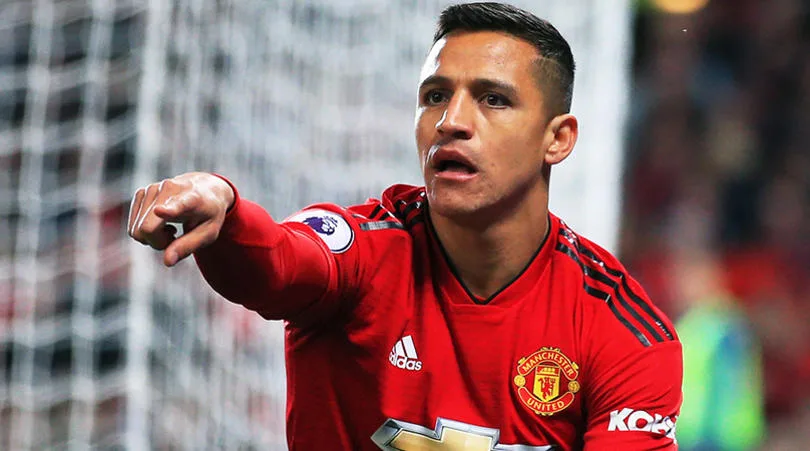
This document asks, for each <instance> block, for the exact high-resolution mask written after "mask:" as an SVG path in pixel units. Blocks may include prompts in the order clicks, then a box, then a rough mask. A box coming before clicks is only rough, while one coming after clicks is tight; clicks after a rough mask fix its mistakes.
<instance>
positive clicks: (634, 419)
mask: <svg viewBox="0 0 810 451" xmlns="http://www.w3.org/2000/svg"><path fill="white" fill-rule="evenodd" d="M677 419H678V418H677V417H675V418H674V419H673V418H670V417H669V416H663V415H661V414H660V413H656V414H655V415H652V414H650V413H648V412H645V411H643V410H633V409H630V408H627V407H625V408H624V409H622V410H614V411H613V412H610V423H609V424H608V431H610V432H613V431H645V432H652V433H653V434H659V435H663V436H666V437H669V438H671V439H673V440H674V439H675V421H677Z"/></svg>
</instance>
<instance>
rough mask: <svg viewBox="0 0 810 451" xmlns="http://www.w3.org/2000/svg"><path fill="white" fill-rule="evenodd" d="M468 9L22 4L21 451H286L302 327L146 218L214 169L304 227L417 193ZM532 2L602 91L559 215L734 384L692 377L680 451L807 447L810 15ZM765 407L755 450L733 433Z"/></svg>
mask: <svg viewBox="0 0 810 451" xmlns="http://www.w3.org/2000/svg"><path fill="white" fill-rule="evenodd" d="M448 3H450V2H445V1H438V0H435V1H433V0H420V1H416V0H411V1H388V2H380V1H374V0H341V1H328V0H320V1H318V0H306V1H303V0H302V1H293V0H274V1H261V2H260V1H250V0H248V1H241V2H239V1H235V0H233V1H225V0H219V1H214V0H178V1H172V2H166V1H161V0H152V1H147V0H142V1H136V0H121V1H117V2H108V1H106V0H61V1H44V0H42V1H27V0H25V1H14V0H4V1H2V2H0V351H2V352H0V448H1V449H48V448H64V447H74V448H85V447H87V446H88V445H94V446H98V447H102V448H106V447H117V446H119V445H120V446H122V447H124V448H126V449H148V448H154V449H206V448H223V449H234V448H240V449H283V447H284V444H283V442H284V438H283V427H284V426H283V401H284V379H283V378H284V370H283V365H282V358H283V356H282V340H283V337H282V335H281V333H280V328H279V325H277V324H275V325H272V324H268V323H264V322H261V321H259V320H258V319H257V318H255V317H254V316H253V315H250V314H246V313H245V312H244V311H243V310H241V309H240V308H236V307H233V306H231V305H229V304H227V303H225V302H223V301H222V300H221V299H219V298H218V297H217V296H215V295H214V294H212V293H211V292H210V290H208V289H207V288H206V287H205V286H204V285H203V284H202V283H201V281H200V278H199V276H198V275H197V274H196V272H195V271H194V268H193V265H192V264H190V263H188V262H187V263H185V264H183V265H181V266H180V267H179V268H176V269H173V270H171V271H167V270H165V269H164V268H162V267H160V265H159V257H158V256H157V255H155V254H154V253H152V252H150V251H148V250H147V249H145V248H143V247H140V246H138V245H136V244H135V243H133V242H131V241H128V240H126V236H125V232H124V222H125V221H126V217H125V215H126V211H127V209H128V201H129V196H130V195H131V194H132V192H133V191H134V190H135V189H136V188H137V187H138V186H142V185H145V184H147V183H149V182H152V181H155V180H158V179H159V178H161V177H166V176H170V175H173V174H176V173H179V172H183V171H186V170H191V169H202V170H216V171H218V172H221V173H223V174H225V175H228V176H230V177H231V178H232V179H234V180H235V181H236V183H237V184H238V186H239V187H240V189H241V191H242V192H243V194H244V195H245V196H247V197H250V198H252V199H255V200H258V201H259V202H260V203H262V204H263V205H265V206H266V207H267V208H268V209H269V210H270V211H271V212H273V214H274V215H275V216H276V217H277V218H280V217H284V216H286V215H287V214H289V213H291V212H293V211H294V210H295V209H297V208H299V207H301V206H303V205H306V204H307V203H309V202H313V201H320V200H328V201H334V202H338V203H351V202H357V201H362V200H363V199H364V198H366V197H368V196H373V195H377V194H378V193H379V192H380V190H381V188H382V187H384V186H385V185H387V184H389V183H393V182H412V183H415V182H418V179H419V177H418V170H417V169H418V166H417V164H416V159H415V158H414V151H413V144H412V114H413V111H412V110H413V92H414V87H415V83H416V76H417V69H418V66H419V64H420V63H421V60H422V58H423V57H424V54H425V52H426V50H427V48H428V45H429V42H430V37H431V35H432V29H433V24H434V21H435V17H436V15H437V13H438V12H439V11H440V10H441V8H442V7H443V6H445V5H447V4H448ZM515 4H517V5H519V6H522V7H525V8H527V9H530V10H532V11H533V12H536V13H537V14H538V15H541V16H543V17H547V18H549V19H550V20H551V21H552V22H553V23H555V24H556V25H557V26H558V27H559V28H560V29H561V31H562V32H563V34H564V35H565V36H566V38H568V39H569V41H570V42H571V44H572V47H573V50H574V55H575V58H576V59H577V63H578V66H579V71H578V74H577V76H578V78H577V85H576V88H575V95H574V98H575V101H574V113H575V114H577V115H578V116H579V117H580V118H581V120H582V138H581V140H580V142H579V144H578V146H577V150H576V152H575V154H574V157H573V158H572V159H571V160H570V161H567V162H566V163H564V165H563V166H561V167H559V168H557V169H556V170H555V175H554V178H553V182H552V209H553V211H555V212H557V213H559V214H560V215H561V216H562V217H563V218H565V219H566V220H567V221H568V222H569V223H570V224H572V225H573V226H574V227H575V228H576V229H577V230H579V231H580V232H581V233H583V234H585V235H586V236H589V237H592V238H594V239H595V240H596V241H598V242H601V243H604V244H605V245H607V247H609V248H611V249H613V250H615V251H616V252H617V253H619V255H620V257H621V258H622V259H623V260H624V261H625V263H626V264H627V266H629V268H630V270H631V272H633V273H634V274H636V275H637V277H638V278H639V279H641V281H642V283H643V284H644V285H645V287H646V288H647V289H648V291H649V292H650V294H651V295H652V297H653V299H654V300H656V301H657V303H659V304H660V305H661V306H662V307H663V308H664V309H665V310H666V311H667V312H668V313H669V314H670V315H671V316H673V317H674V318H677V319H678V320H679V321H682V322H683V329H682V334H683V331H686V333H685V334H684V337H683V338H684V342H685V347H686V348H687V349H688V350H689V351H690V356H688V359H687V362H690V361H693V360H692V359H693V354H694V355H699V356H702V358H703V360H704V361H703V363H704V364H706V365H709V368H711V369H712V371H710V372H708V373H706V374H708V375H709V376H711V375H714V374H718V375H721V376H722V378H720V377H719V376H718V378H719V379H720V381H719V382H718V381H716V380H710V379H711V377H709V376H706V377H705V378H703V379H694V378H689V379H688V380H691V381H693V382H695V381H697V382H695V385H694V386H687V387H686V388H685V390H686V392H687V395H688V396H690V398H689V399H690V403H689V404H688V407H689V409H687V408H686V407H687V405H685V410H684V412H683V414H682V417H681V419H680V421H679V423H680V424H681V426H684V425H685V424H687V423H690V424H691V425H690V426H685V429H687V431H684V432H685V433H686V434H687V435H688V437H687V439H685V440H686V442H687V443H683V444H684V446H683V448H682V449H756V448H758V447H761V448H762V449H805V444H806V443H808V438H810V437H808V436H807V434H808V432H804V431H807V430H810V428H808V427H806V426H807V424H808V423H810V416H809V415H808V412H810V410H808V407H809V406H810V403H809V402H808V400H810V388H808V387H810V384H809V383H808V382H810V336H809V335H808V334H810V329H808V328H807V327H806V326H805V325H806V324H808V319H810V318H808V315H810V309H808V308H807V307H808V305H807V304H808V301H810V294H808V290H807V289H806V287H805V286H804V282H805V280H807V276H808V275H810V274H808V273H809V272H810V240H808V239H807V238H806V237H807V236H808V232H810V214H808V195H809V193H810V177H808V175H807V174H808V173H810V152H809V151H808V149H807V147H806V146H807V143H809V142H810V139H808V138H810V136H808V132H809V131H810V129H808V127H807V124H810V62H809V61H810V59H809V58H808V55H810V26H809V24H810V20H808V16H809V14H810V11H808V6H807V3H806V2H802V1H800V0H767V1H766V0H736V1H728V0H726V1H722V0H711V1H708V2H706V1H700V0H694V1H686V0H683V1H663V0H662V1H655V2H652V0H651V1H650V2H645V1H637V2H630V3H629V2H626V1H618V0H617V1H615V2H605V1H601V0H568V1H562V0H549V1H544V2H532V1H528V0H526V1H522V2H515ZM664 4H669V7H670V8H673V7H674V6H679V5H680V6H684V5H686V6H689V5H688V4H692V6H693V7H694V8H697V10H696V11H694V12H677V13H676V12H672V10H670V11H669V12H668V11H666V8H664V6H667V5H664ZM662 5H663V6H662ZM673 5H674V6H673ZM695 318H698V320H695ZM695 324H697V325H698V326H697V327H695V326H694V325H695ZM718 337H719V338H718ZM710 343H716V344H715V345H713V346H710V345H709V344H710ZM693 350H694V351H693ZM717 369H724V371H719V370H717ZM746 382H747V385H746ZM740 384H741V385H740ZM752 384H753V386H751V385H752ZM694 387H712V389H711V390H708V393H702V394H700V395H699V396H697V395H695V396H697V397H695V396H693V394H694V391H693V388H694ZM715 387H726V388H728V387H731V388H733V390H728V391H731V392H732V393H731V395H730V396H726V397H722V396H719V395H717V394H716V393H715V391H717V392H720V391H721V390H719V389H718V390H714V388H715ZM701 397H702V398H701ZM698 398H700V399H703V400H704V401H705V400H706V399H708V400H710V401H711V402H709V403H703V404H701V403H700V402H697V401H694V400H695V399H698ZM743 398H744V399H743ZM700 399H698V400H700ZM741 399H743V400H744V401H747V404H745V405H744V410H745V412H746V414H747V415H748V417H746V418H748V419H747V420H746V421H748V422H747V423H744V426H746V427H747V429H748V430H750V431H752V432H751V433H749V434H747V435H746V434H741V433H740V432H739V427H740V423H739V422H738V423H736V424H734V423H732V425H726V423H724V422H723V421H722V419H723V418H725V417H729V418H731V419H734V420H737V419H738V418H737V416H736V415H735V414H734V413H730V412H737V411H738V410H740V409H737V407H739V405H740V404H739V403H740V400H741ZM707 404H708V405H709V407H707ZM712 409H714V410H712ZM762 415H764V418H765V419H766V421H767V423H766V425H767V428H765V429H761V428H759V426H757V425H758V424H759V423H758V421H759V420H758V418H761V417H762ZM696 418H700V419H701V421H697V420H695V419H696ZM718 418H719V419H718ZM704 423H705V424H709V423H711V424H719V425H720V426H719V427H718V428H717V429H719V430H718V431H712V430H704V428H701V425H703V424H704ZM725 426H728V427H725ZM731 426H736V427H737V430H735V429H734V428H732V427H731ZM679 427H680V426H679ZM732 434H733V435H736V436H745V439H744V440H741V439H738V440H737V441H736V442H735V441H734V440H733V439H730V438H729V437H727V435H732ZM692 437H697V438H695V439H693V438H692ZM701 438H702V439H703V443H702V444H701V443H698V442H699V441H700V440H701ZM690 440H691V441H690ZM692 445H694V446H692ZM700 446H703V447H702V448H700Z"/></svg>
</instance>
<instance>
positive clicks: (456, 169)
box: [436, 160, 477, 174]
mask: <svg viewBox="0 0 810 451" xmlns="http://www.w3.org/2000/svg"><path fill="white" fill-rule="evenodd" d="M436 172H437V173H439V174H441V173H446V174H451V173H455V174H475V173H476V172H477V171H476V170H475V168H473V167H472V166H470V165H468V164H465V163H462V162H460V161H456V160H443V161H439V162H438V164H437V165H436Z"/></svg>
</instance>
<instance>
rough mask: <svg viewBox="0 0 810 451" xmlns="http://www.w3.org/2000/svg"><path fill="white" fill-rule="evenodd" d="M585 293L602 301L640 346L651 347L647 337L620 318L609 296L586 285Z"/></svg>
mask: <svg viewBox="0 0 810 451" xmlns="http://www.w3.org/2000/svg"><path fill="white" fill-rule="evenodd" d="M585 292H586V293H588V294H590V295H591V296H593V297H595V298H597V299H602V300H603V301H605V303H606V304H607V305H608V307H610V310H611V311H612V312H613V314H614V315H616V318H618V319H619V321H620V322H621V323H622V324H624V327H626V328H627V329H628V330H630V332H632V333H633V335H635V336H636V338H637V339H638V341H640V342H641V344H642V345H644V346H645V347H648V346H652V343H650V340H649V339H648V338H647V337H645V336H644V334H642V333H641V331H640V330H638V329H637V328H636V326H634V325H632V324H630V321H627V318H625V317H624V316H622V314H621V313H620V312H619V309H617V308H616V303H614V302H611V299H612V298H611V296H610V294H608V293H605V292H604V291H602V290H599V289H597V288H594V287H592V286H590V285H588V284H585Z"/></svg>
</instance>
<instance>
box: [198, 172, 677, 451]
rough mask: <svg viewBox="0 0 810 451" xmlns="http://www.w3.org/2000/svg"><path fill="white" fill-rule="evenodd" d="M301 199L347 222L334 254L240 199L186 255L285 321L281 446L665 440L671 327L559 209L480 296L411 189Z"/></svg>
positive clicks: (662, 443)
mask: <svg viewBox="0 0 810 451" xmlns="http://www.w3.org/2000/svg"><path fill="white" fill-rule="evenodd" d="M314 208H318V209H322V210H327V211H331V212H334V213H338V214H340V215H341V216H342V218H343V220H345V221H346V222H345V223H341V224H340V225H338V226H337V227H351V229H352V232H353V236H354V239H353V241H352V244H351V246H350V247H349V248H348V249H347V250H345V251H342V252H341V253H332V252H330V251H329V247H328V246H327V244H326V243H325V241H324V240H321V239H320V237H319V233H316V232H315V231H314V230H313V229H311V228H309V227H308V226H306V225H303V224H300V223H283V224H277V223H275V222H274V221H272V220H271V219H270V217H269V216H268V215H267V213H265V212H264V211H263V210H261V209H260V208H259V207H258V206H255V204H250V203H248V202H246V201H244V200H242V201H238V204H237V205H235V206H234V208H233V210H232V211H231V213H230V214H229V217H228V219H227V227H226V230H224V231H223V234H222V236H221V238H220V240H219V241H218V242H217V243H216V244H215V245H214V246H212V247H210V248H207V249H205V250H204V251H203V252H201V253H200V254H199V255H197V262H198V264H199V265H200V268H201V270H202V272H203V274H204V275H205V277H206V279H207V280H208V281H209V282H210V283H211V284H212V286H213V287H214V288H215V289H216V290H217V291H219V292H220V293H222V294H223V295H225V296H226V297H228V298H229V299H231V300H232V301H235V302H239V303H241V304H243V305H246V306H248V307H249V308H251V309H254V310H256V311H258V312H259V313H260V314H262V316H264V317H266V318H285V319H287V320H288V321H287V327H286V331H287V349H286V357H287V376H288V399H287V401H288V408H287V413H288V419H287V434H288V441H289V447H290V449H291V450H292V451H295V450H313V449H342V450H376V449H379V448H378V446H377V445H375V443H374V442H373V441H372V439H371V436H372V434H375V431H376V432H377V435H376V436H375V437H376V439H377V440H378V441H384V443H389V444H388V445H387V446H391V447H392V448H393V447H397V448H399V447H400V446H406V445H405V444H406V443H409V441H411V440H422V442H420V443H422V444H423V446H426V447H423V448H419V449H433V448H431V447H435V449H448V448H442V447H441V446H445V447H446V446H450V445H452V444H453V443H460V442H454V440H460V439H465V440H467V442H466V443H467V446H468V447H467V448H464V449H482V450H483V449H491V448H494V447H495V446H496V444H502V445H515V444H521V445H527V446H536V447H538V448H537V449H544V448H542V447H543V446H547V445H554V446H556V447H557V448H555V449H559V450H578V449H587V450H601V449H623V450H633V449H639V450H641V449H645V450H648V449H675V445H674V443H673V440H672V439H671V438H670V437H667V436H666V432H667V429H669V427H670V426H671V424H670V423H667V421H670V420H671V421H674V420H675V419H676V417H677V415H678V412H679V408H680V402H681V374H682V367H681V346H680V343H679V341H678V340H677V336H675V335H674V329H673V327H672V324H671V323H670V322H669V320H668V319H666V318H665V317H664V315H663V314H662V313H661V312H660V311H659V310H658V309H657V308H655V307H654V306H651V305H650V303H649V300H648V299H647V297H646V294H644V292H643V290H642V289H641V288H640V287H639V286H638V284H637V283H636V282H635V281H634V280H633V279H631V278H629V276H627V275H626V273H625V272H624V268H622V267H621V265H620V264H619V263H618V262H617V261H616V260H615V259H614V258H613V257H612V256H611V255H609V254H608V253H607V252H606V251H604V250H602V249H601V248H599V247H598V246H596V245H594V244H593V243H591V242H589V241H587V240H585V239H582V238H580V237H578V236H577V235H575V234H574V233H573V232H571V231H570V230H569V229H567V227H565V226H564V225H563V224H562V223H561V221H560V220H559V219H557V218H556V217H554V216H553V215H550V217H551V224H552V227H551V230H550V233H549V237H548V239H547V240H546V242H545V243H544V245H543V247H542V248H541V249H540V250H539V252H538V254H537V255H536V256H535V257H534V259H533V261H532V262H531V263H530V265H529V266H528V267H527V268H526V270H525V271H524V272H523V273H522V274H521V275H520V276H519V277H518V278H517V279H516V280H515V281H514V282H513V283H511V284H510V285H508V286H507V287H506V288H505V289H503V290H502V291H501V292H499V293H498V294H496V295H495V296H494V297H493V298H492V299H491V300H490V302H489V303H488V304H486V305H481V304H476V303H475V302H474V301H473V299H472V297H471V296H470V295H469V294H468V292H467V290H466V289H465V288H464V286H463V285H462V284H461V283H460V282H459V280H458V279H457V278H456V277H455V275H454V273H453V270H452V269H451V266H450V265H449V264H448V262H447V261H446V259H445V257H444V254H443V252H442V250H441V247H440V245H439V243H438V242H437V241H436V238H435V236H434V235H433V233H432V231H431V230H430V226H429V220H428V218H427V212H426V206H425V204H424V194H423V191H422V190H421V189H419V188H414V187H408V186H403V185H398V186H394V187H391V188H389V189H388V190H387V191H386V192H385V193H384V194H383V197H382V201H376V200H370V201H369V202H368V203H366V204H363V205H360V206H355V207H351V208H348V209H343V208H340V207H337V206H334V205H328V204H324V205H318V206H315V207H314ZM306 211H312V212H313V213H312V214H313V215H317V214H320V213H317V212H316V211H315V210H306ZM372 216H373V217H372ZM321 235H323V233H321ZM324 236H325V235H324ZM586 273H587V274H588V275H587V276H586ZM586 286H588V287H590V288H589V289H588V291H590V293H591V294H588V293H586V289H585V287H586ZM603 295H609V297H608V302H606V301H605V300H604V296H603ZM600 296H601V297H602V298H600ZM639 305H644V306H648V307H647V308H648V309H649V312H651V313H652V316H651V315H650V313H648V312H647V311H645V310H644V309H643V308H641V307H640V306H639ZM613 309H615V310H616V312H618V314H619V315H620V316H621V317H622V318H624V319H625V321H627V323H628V324H629V326H628V325H624V324H623V323H622V322H621V321H620V320H619V319H618V317H617V314H616V313H615V312H614V310H613ZM631 329H632V330H635V331H636V332H635V333H633V332H631ZM665 329H666V330H667V331H669V332H670V333H671V334H672V335H671V336H669V337H668V336H667V335H666V332H665ZM406 337H410V338H406ZM642 341H646V342H649V343H650V345H649V346H645V345H643V344H642ZM411 345H412V346H411ZM543 348H548V349H543ZM522 359H528V360H525V361H524V360H522ZM572 382H573V383H572ZM521 387H522V388H521ZM569 402H570V404H568V403H569ZM527 403H528V404H527ZM533 409H535V410H541V411H544V412H545V413H550V415H541V414H538V413H536V412H535V411H534V410H533ZM557 409H559V411H557ZM627 409H629V410H627ZM611 418H613V421H611ZM648 421H652V424H651V423H649V422H648ZM383 425H387V427H383ZM472 426H474V427H472ZM442 427H443V429H442V430H441V431H438V429H441V428H442ZM634 429H640V430H634ZM430 436H433V438H432V441H431V440H427V439H426V438H425V437H430ZM486 436H489V437H490V440H491V441H487V440H486V439H485V437H486ZM392 440H393V441H394V443H391V441H392ZM425 440H427V441H425ZM480 440H483V441H481V442H479V441H480ZM473 443H482V445H481V447H480V448H477V447H472V448H470V447H469V446H473V445H472V444H473ZM484 443H485V444H484ZM440 444H441V446H440ZM403 449H414V448H408V447H405V448H403ZM454 449H455V448H454ZM532 449H534V448H532Z"/></svg>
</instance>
